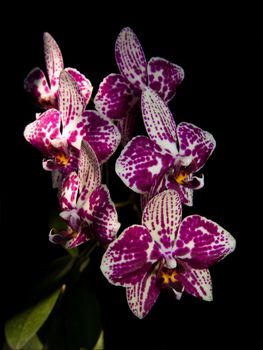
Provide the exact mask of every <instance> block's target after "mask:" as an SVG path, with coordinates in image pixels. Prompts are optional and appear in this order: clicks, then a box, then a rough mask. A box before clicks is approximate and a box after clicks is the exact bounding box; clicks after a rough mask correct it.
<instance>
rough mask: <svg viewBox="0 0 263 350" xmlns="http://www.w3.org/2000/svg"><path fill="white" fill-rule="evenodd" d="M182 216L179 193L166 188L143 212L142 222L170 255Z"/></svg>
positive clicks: (164, 251) (162, 248)
mask: <svg viewBox="0 0 263 350" xmlns="http://www.w3.org/2000/svg"><path fill="white" fill-rule="evenodd" d="M181 218H182V205H181V201H180V198H179V195H178V193H177V192H176V191H174V190H166V191H163V192H162V193H159V194H157V195H156V196H155V197H153V198H152V199H151V200H150V201H149V202H148V204H147V205H146V207H145V208H144V211H143V214H142V224H143V225H144V226H146V227H147V229H148V230H149V232H150V235H151V236H152V238H153V240H154V241H155V242H157V243H158V244H159V246H160V247H161V251H162V252H163V253H166V252H167V254H168V255H169V253H171V252H172V250H173V247H174V240H175V236H176V233H177V230H178V227H179V225H180V222H181ZM167 258H168V257H167ZM171 268H172V267H171Z"/></svg>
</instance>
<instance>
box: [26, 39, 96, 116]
mask: <svg viewBox="0 0 263 350" xmlns="http://www.w3.org/2000/svg"><path fill="white" fill-rule="evenodd" d="M43 39H44V53H45V61H46V69H47V75H48V81H49V83H48V81H47V78H46V76H45V74H44V72H43V71H42V70H41V69H40V68H38V67H37V68H34V69H33V70H31V72H30V73H29V74H28V75H27V77H26V78H25V81H24V87H25V89H26V91H27V92H29V93H30V94H31V95H33V97H34V98H35V100H36V101H37V103H38V105H39V106H40V107H42V108H44V109H48V108H57V103H58V101H57V99H58V89H59V76H60V73H61V72H62V70H63V69H64V62H63V57H62V54H61V51H60V48H59V46H58V44H57V43H56V41H55V40H54V39H53V38H52V36H51V35H50V34H49V33H44V36H43ZM65 70H66V71H67V72H68V73H69V74H70V75H71V76H72V78H73V79H74V80H75V82H76V83H77V85H78V88H79V90H80V93H81V94H82V96H83V98H84V101H85V104H86V105H87V104H88V102H89V100H90V97H91V93H92V89H93V87H92V85H91V83H90V81H89V80H88V79H87V78H86V77H85V76H84V75H83V74H81V73H80V72H78V71H77V70H76V69H75V68H66V69H65Z"/></svg>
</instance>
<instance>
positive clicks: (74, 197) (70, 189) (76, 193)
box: [49, 141, 120, 248]
mask: <svg viewBox="0 0 263 350" xmlns="http://www.w3.org/2000/svg"><path fill="white" fill-rule="evenodd" d="M59 198H60V205H61V208H62V210H63V211H62V212H61V213H60V216H61V217H62V218H63V219H64V220H65V221H66V222H67V223H68V227H67V229H66V230H65V231H62V232H59V233H57V232H55V231H54V230H53V229H52V230H51V232H50V234H49V239H50V241H51V242H53V243H59V244H62V245H63V246H65V247H66V248H74V247H76V246H78V245H80V244H82V243H84V242H86V241H88V240H90V239H91V238H96V239H97V240H98V241H100V242H101V243H102V244H108V243H110V242H111V241H112V240H114V239H115V238H116V234H117V232H118V230H119V227H120V223H119V222H118V215H117V212H116V209H115V206H114V204H113V202H112V200H111V198H110V193H109V190H108V188H107V186H106V185H102V184H101V172H100V165H99V161H98V159H97V157H96V154H95V152H94V151H93V149H92V148H91V147H90V146H89V144H88V143H85V142H84V141H83V142H82V146H81V150H80V161H79V168H78V173H77V172H75V171H73V172H71V173H70V174H68V176H67V177H65V178H64V180H63V182H62V186H61V190H60V194H59Z"/></svg>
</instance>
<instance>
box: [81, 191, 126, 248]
mask: <svg viewBox="0 0 263 350" xmlns="http://www.w3.org/2000/svg"><path fill="white" fill-rule="evenodd" d="M78 205H79V203H78ZM79 214H80V216H81V217H82V219H84V220H85V221H86V222H87V223H88V224H89V231H90V232H91V234H93V235H94V236H95V237H96V238H97V239H98V240H99V241H100V242H101V243H102V244H108V243H110V242H112V241H113V240H114V239H115V238H116V235H117V232H118V230H119V228H120V223H119V222H118V215H117V211H116V209H115V206H114V203H113V202H112V200H111V198H110V193H109V190H108V188H107V187H106V185H100V186H98V187H97V188H96V189H95V190H94V191H93V192H92V193H91V194H90V195H89V196H88V198H87V201H86V202H85V203H83V207H82V208H80V209H79Z"/></svg>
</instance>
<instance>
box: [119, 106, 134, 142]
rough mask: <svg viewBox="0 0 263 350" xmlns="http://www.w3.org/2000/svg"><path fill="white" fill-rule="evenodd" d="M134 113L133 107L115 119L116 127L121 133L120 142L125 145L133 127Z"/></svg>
mask: <svg viewBox="0 0 263 350" xmlns="http://www.w3.org/2000/svg"><path fill="white" fill-rule="evenodd" d="M135 121H136V114H135V109H132V110H131V111H130V112H128V113H127V114H126V116H125V117H124V118H122V119H119V120H118V121H117V127H118V129H119V132H120V134H121V144H122V145H123V146H126V145H127V143H128V142H129V141H130V140H131V138H132V136H133V133H134V128H135Z"/></svg>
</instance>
